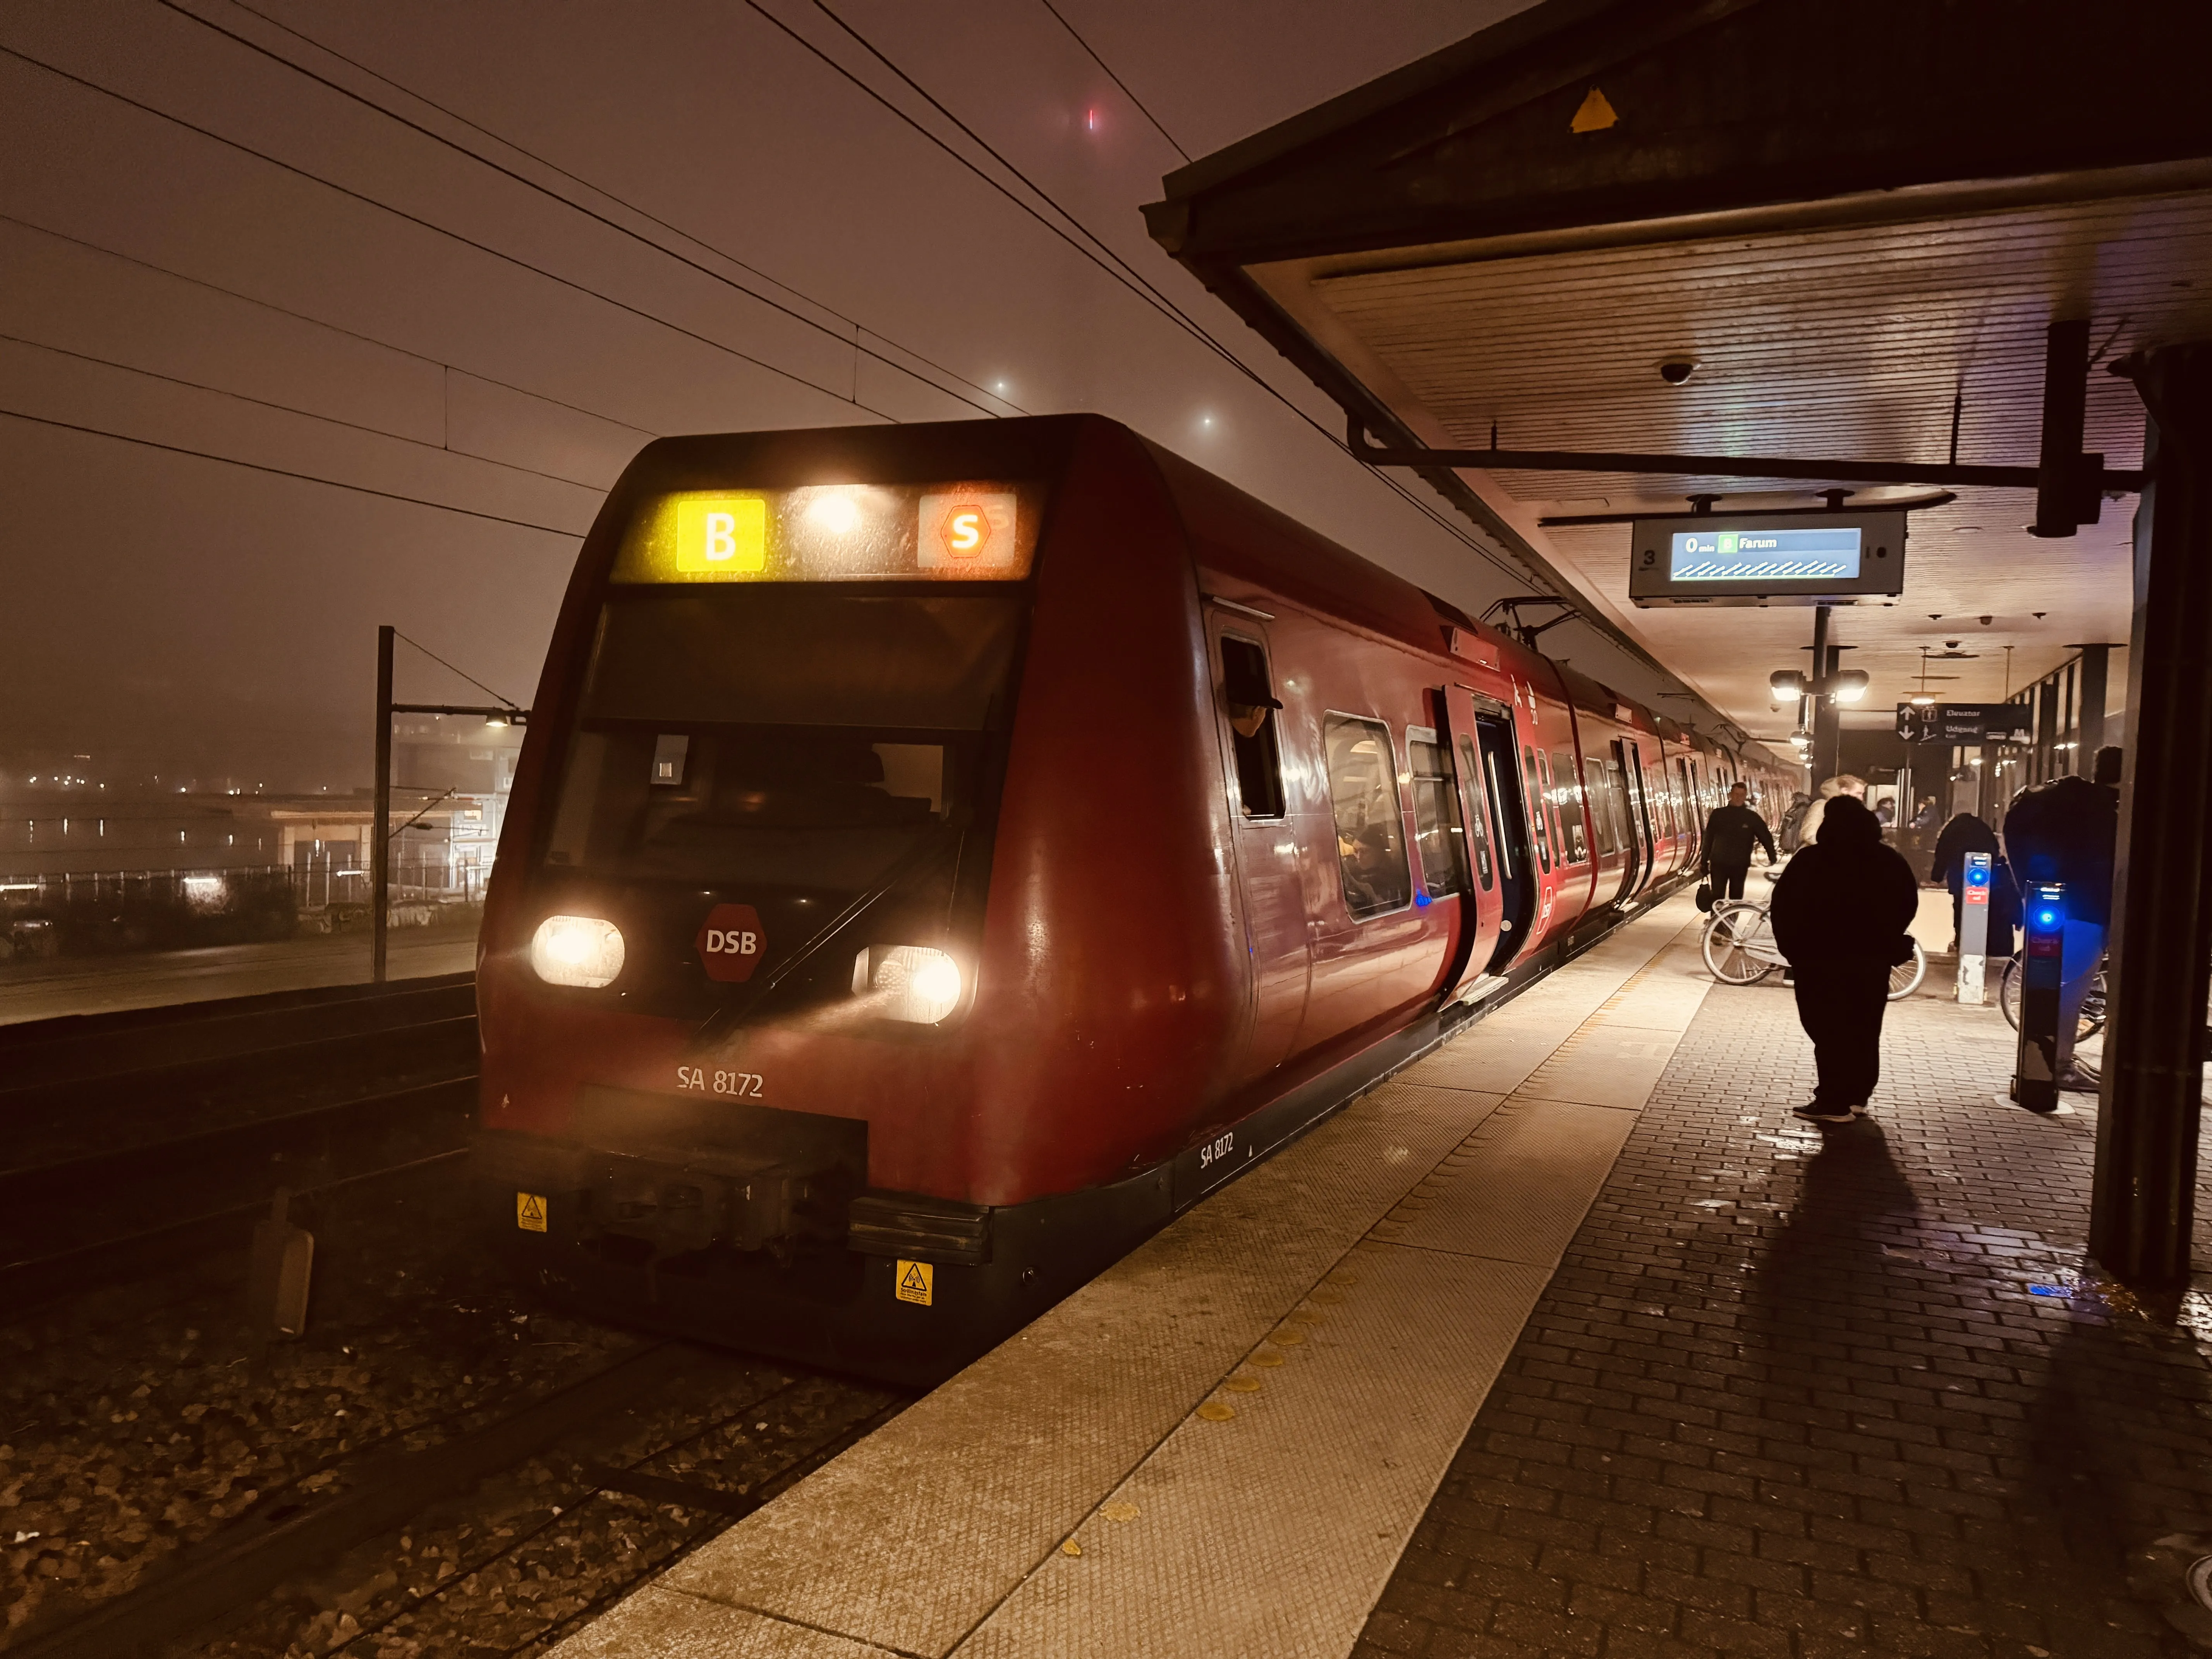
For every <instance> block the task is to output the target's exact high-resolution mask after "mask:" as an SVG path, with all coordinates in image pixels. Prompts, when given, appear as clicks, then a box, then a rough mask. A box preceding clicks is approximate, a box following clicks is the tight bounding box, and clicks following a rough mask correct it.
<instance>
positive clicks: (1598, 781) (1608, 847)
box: [1583, 756, 1620, 859]
mask: <svg viewBox="0 0 2212 1659" xmlns="http://www.w3.org/2000/svg"><path fill="white" fill-rule="evenodd" d="M1583 782H1584V783H1585V784H1586V785H1587V786H1588V787H1589V799H1590V823H1591V824H1592V825H1593V826H1594V827H1595V829H1596V830H1597V855H1598V856H1599V857H1600V858H1601V859H1609V858H1611V857H1612V856H1613V854H1615V853H1618V852H1619V851H1620V841H1619V839H1618V838H1617V837H1616V836H1615V835H1614V833H1613V814H1612V813H1611V812H1610V811H1607V810H1605V809H1607V808H1608V807H1610V806H1611V805H1612V804H1613V795H1612V792H1611V791H1610V790H1608V789H1607V787H1606V782H1605V763H1604V762H1603V761H1601V760H1599V759H1598V758H1597V757H1595V756H1592V757H1590V758H1589V759H1588V760H1586V761H1584V762H1583Z"/></svg>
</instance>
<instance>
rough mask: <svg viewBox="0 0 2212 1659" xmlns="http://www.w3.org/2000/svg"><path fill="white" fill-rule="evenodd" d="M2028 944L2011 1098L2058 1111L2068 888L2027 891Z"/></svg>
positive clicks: (2043, 885)
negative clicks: (2060, 1006)
mask: <svg viewBox="0 0 2212 1659" xmlns="http://www.w3.org/2000/svg"><path fill="white" fill-rule="evenodd" d="M2065 965H2066V890H2065V888H2063V887H2062V886H2060V885H2059V884H2057V883H2055V882H2038V883H2036V884H2033V886H2031V887H2030V888H2029V889H2028V890H2027V949H2026V950H2024V951H2021V962H2020V1056H2019V1059H2018V1060H2017V1061H2016V1062H2015V1065H2014V1067H2013V1079H2012V1097H2013V1098H2014V1099H2015V1100H2016V1101H2018V1102H2019V1103H2021V1105H2023V1106H2025V1107H2027V1109H2028V1110H2029V1111H2031V1112H2053V1111H2056V1110H2057V1109H2058V987H2059V985H2060V983H2061V981H2062V979H2063V972H2064V969H2065Z"/></svg>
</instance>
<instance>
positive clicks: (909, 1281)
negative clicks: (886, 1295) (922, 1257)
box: [893, 1261, 937, 1308]
mask: <svg viewBox="0 0 2212 1659" xmlns="http://www.w3.org/2000/svg"><path fill="white" fill-rule="evenodd" d="M893 1284H894V1286H895V1288H896V1293H897V1296H898V1299H899V1300H900V1301H902V1302H915V1303H919V1304H921V1305H922V1306H923V1307H925V1308H927V1306H929V1304H930V1303H931V1301H932V1300H933V1298H934V1296H935V1291H936V1285H937V1269H936V1268H934V1267H931V1266H930V1265H929V1263H928V1262H927V1261H901V1262H900V1263H899V1264H898V1277H897V1278H896V1279H895V1280H894V1281H893Z"/></svg>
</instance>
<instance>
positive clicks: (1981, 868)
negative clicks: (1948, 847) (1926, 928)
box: [1959, 853, 1990, 1004]
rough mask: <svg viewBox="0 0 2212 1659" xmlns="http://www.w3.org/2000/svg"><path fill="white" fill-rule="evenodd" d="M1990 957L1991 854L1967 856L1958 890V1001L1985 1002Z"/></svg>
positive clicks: (1986, 998)
mask: <svg viewBox="0 0 2212 1659" xmlns="http://www.w3.org/2000/svg"><path fill="white" fill-rule="evenodd" d="M1989 955H1990V855H1989V854H1987V853H1969V854H1966V876H1965V878H1964V880H1963V881H1961V882H1960V887H1959V1000H1960V1001H1961V1002H1971V1003H1976V1004H1979V1003H1982V1002H1984V1001H1987V1000H1988V994H1987V991H1986V988H1985V987H1984V983H1983V974H1984V969H1985V968H1986V966H1987V964H1988V962H1989Z"/></svg>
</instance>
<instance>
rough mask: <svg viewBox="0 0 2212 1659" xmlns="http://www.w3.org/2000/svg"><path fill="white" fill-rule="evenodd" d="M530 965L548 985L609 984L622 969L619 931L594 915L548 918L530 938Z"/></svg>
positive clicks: (612, 924)
mask: <svg viewBox="0 0 2212 1659" xmlns="http://www.w3.org/2000/svg"><path fill="white" fill-rule="evenodd" d="M530 965H531V966H532V968H534V969H537V970H538V978H540V979H542V980H544V981H545V982H546V983H547V984H548V985H584V986H590V987H594V988H596V987H599V986H602V985H610V984H612V983H613V982H614V977H615V975H617V974H619V973H620V972H622V968H623V936H622V930H621V929H620V928H619V927H616V926H615V925H614V923H612V922H611V921H600V920H599V918H598V917H596V916H548V917H546V918H545V920H544V921H541V922H539V923H538V931H537V933H534V934H533V935H532V937H531V940H530Z"/></svg>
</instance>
